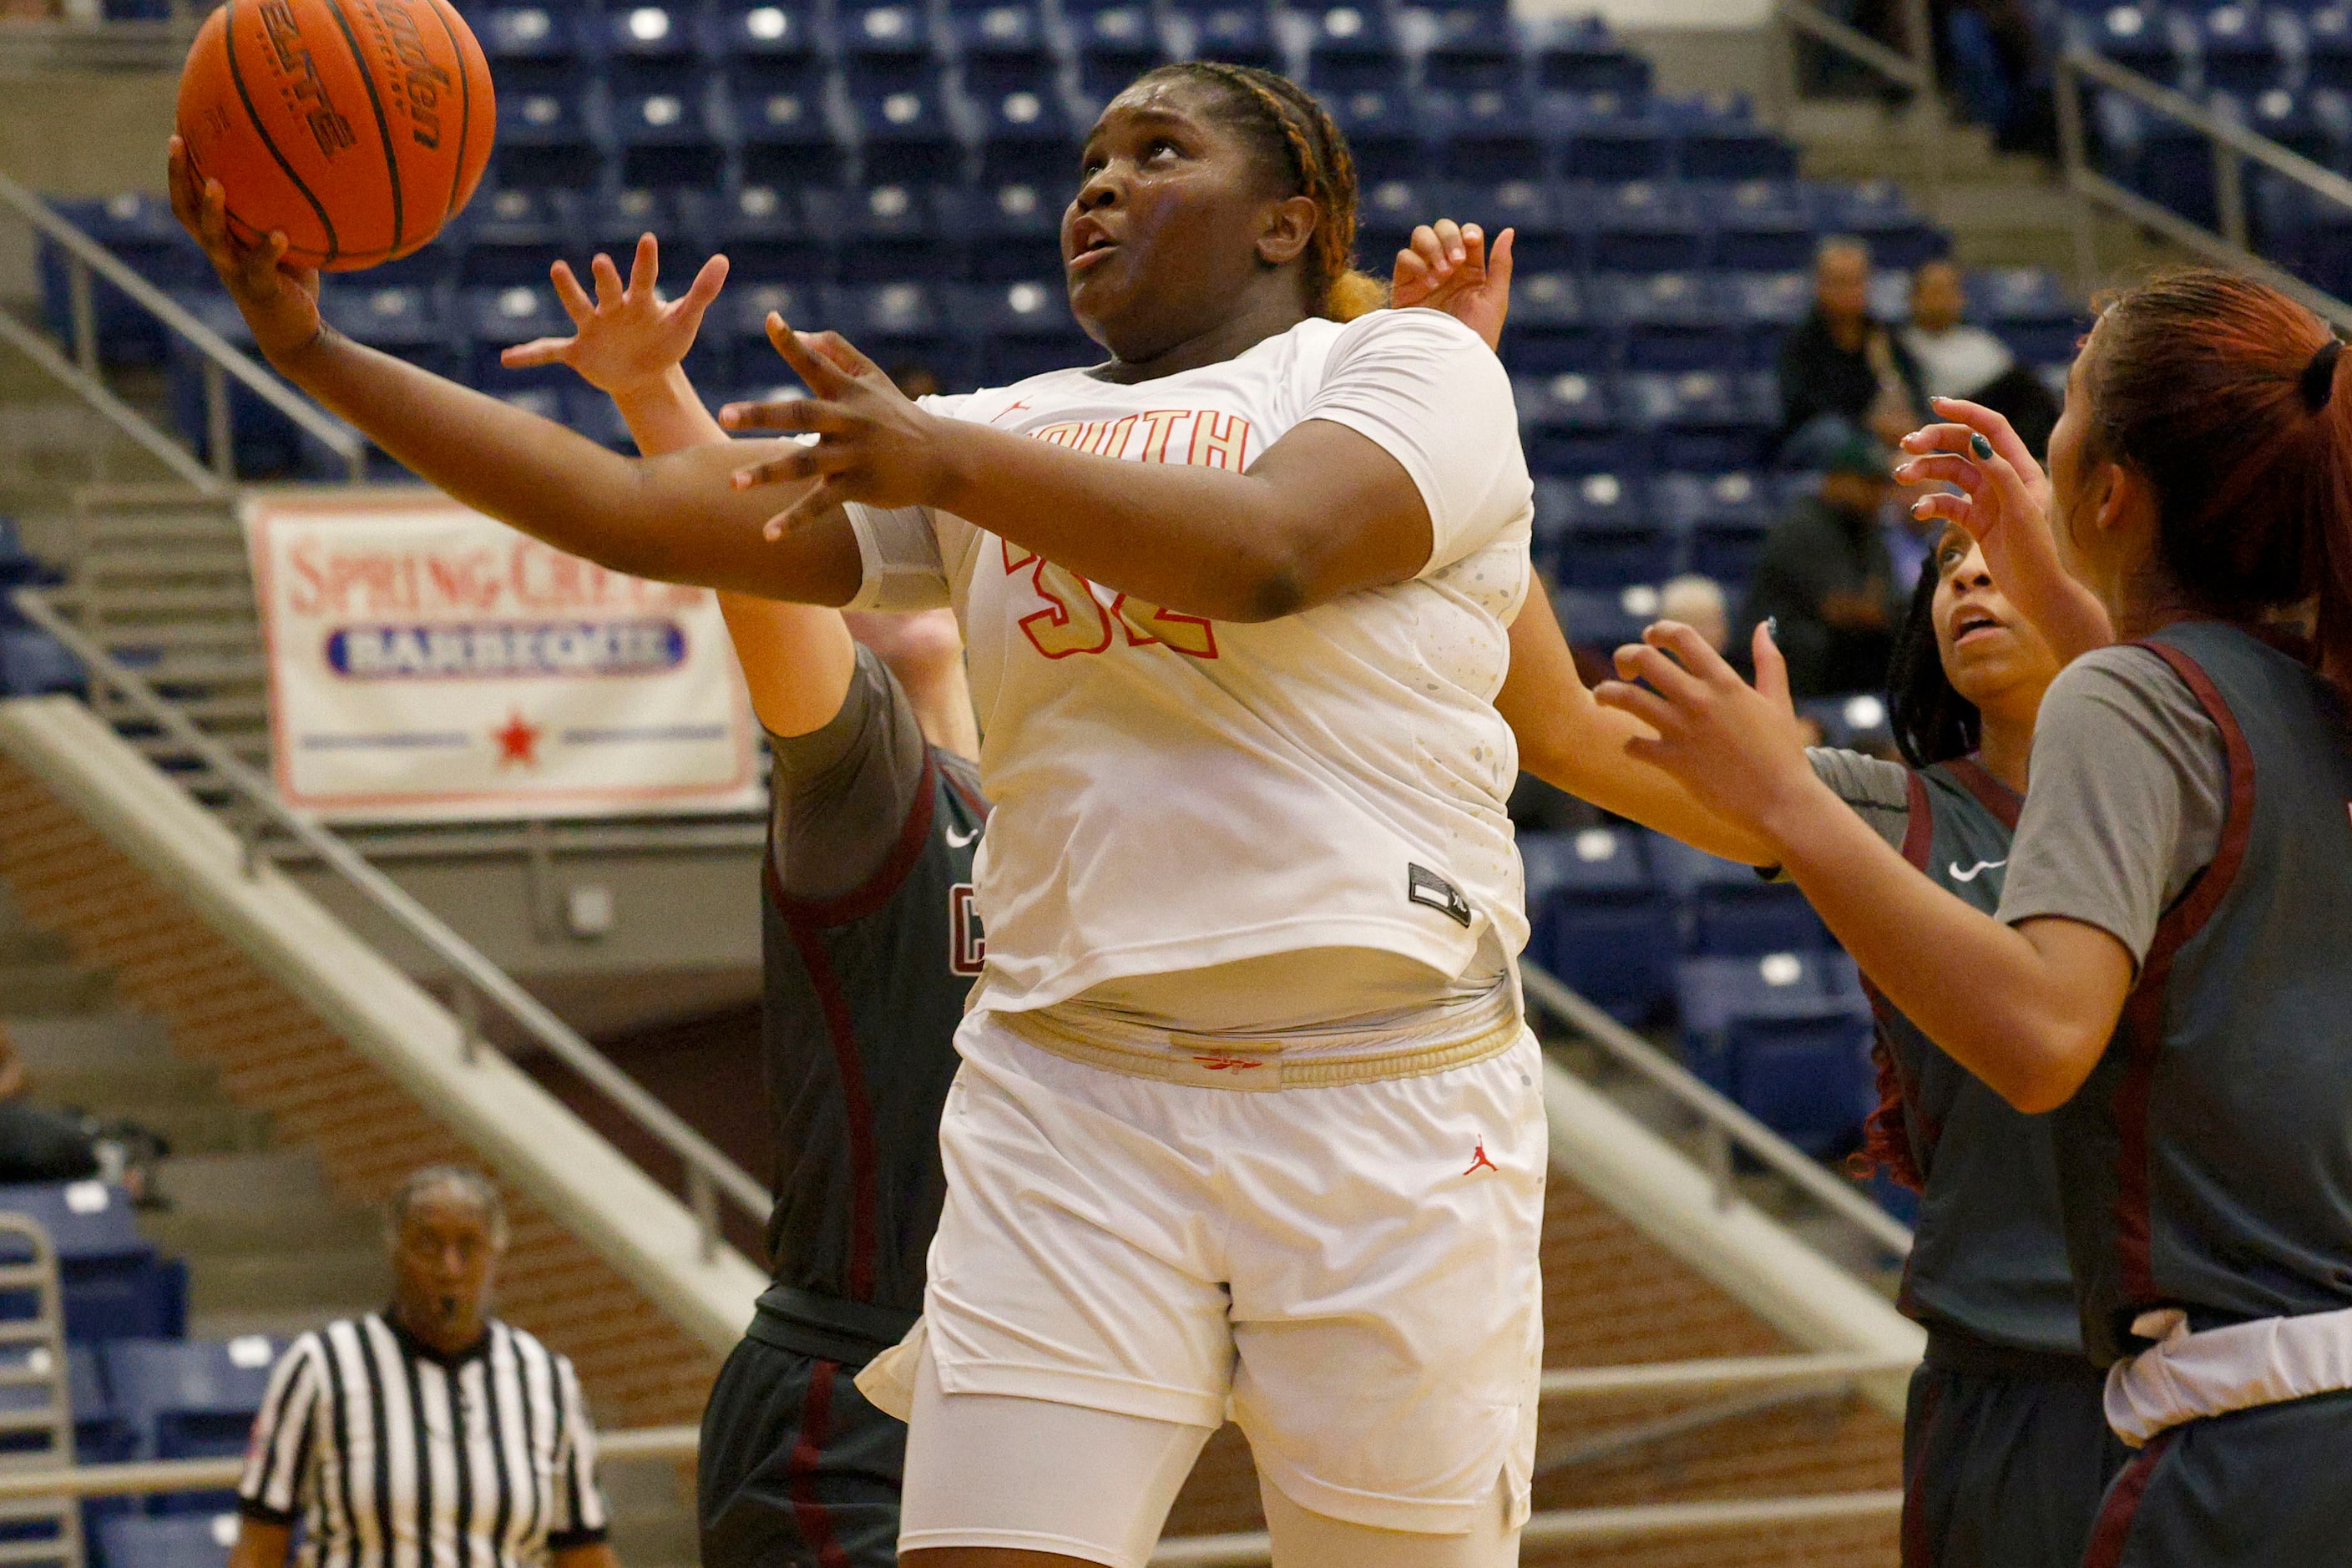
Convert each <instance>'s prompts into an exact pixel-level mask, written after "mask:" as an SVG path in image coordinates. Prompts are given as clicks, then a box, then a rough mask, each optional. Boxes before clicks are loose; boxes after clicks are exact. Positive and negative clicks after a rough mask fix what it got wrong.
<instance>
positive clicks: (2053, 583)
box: [1895, 397, 2114, 659]
mask: <svg viewBox="0 0 2352 1568" xmlns="http://www.w3.org/2000/svg"><path fill="white" fill-rule="evenodd" d="M1930 402H1932V403H1933V405H1934V406H1935V410H1936V412H1937V413H1938V414H1940V415H1942V416H1944V421H1945V422H1944V423H1941V424H1936V425H1929V426H1923V427H1922V428H1920V429H1917V430H1915V431H1913V432H1912V433H1911V434H1910V435H1908V436H1906V437H1903V449H1904V451H1906V453H1909V454H1911V456H1910V457H1909V458H1906V460H1905V461H1904V462H1903V463H1902V464H1900V465H1898V466H1897V467H1896V468H1895V479H1898V480H1900V481H1901V482H1903V483H1905V484H1929V483H1942V484H1948V485H1951V486H1954V487H1956V488H1957V489H1958V492H1959V493H1958V494H1957V495H1955V494H1951V493H1949V492H1937V493H1936V494H1933V495H1925V496H1921V497H1920V498H1919V499H1918V500H1916V501H1914V502H1913V503H1912V506H1911V514H1912V515H1913V516H1914V517H1917V518H1940V519H1942V520H1943V521H1947V522H1951V523H1956V524H1958V526H1959V527H1961V528H1963V529H1966V530H1967V531H1968V532H1969V535H1970V537H1972V538H1974V539H1975V540H1976V542H1978V543H1979V544H1980V545H1982V546H1983V547H1984V556H1985V568H1986V570H1987V571H1989V572H1990V573H1991V574H1992V579H1993V581H1994V582H1996V583H1998V584H2000V589H2001V592H2002V593H2004V594H2006V595H2009V596H2010V598H2011V600H2013V601H2014V602H2015V603H2016V605H2017V606H2018V608H2019V609H2021V610H2022V611H2024V612H2025V616H2026V618H2027V619H2029V620H2031V621H2032V622H2033V624H2034V626H2036V627H2037V628H2038V629H2039V630H2040V631H2041V633H2042V636H2043V637H2045V638H2047V639H2048V640H2049V642H2050V645H2051V647H2053V649H2055V650H2056V651H2057V654H2058V657H2059V658H2062V659H2071V658H2074V656H2075V655H2076V654H2078V653H2082V652H2084V651H2086V650H2087V649H2090V648H2094V647H2103V646H2105V644H2106V643H2108V642H2111V641H2113V640H2114V632H2113V629H2112V627H2111V626H2109V624H2108V621H2107V616H2106V612H2105V610H2104V609H2103V608H2101V607H2100V605H2099V603H2098V601H2097V599H2096V598H2095V596H2093V595H2092V594H2091V592H2090V591H2089V590H2088V589H2087V588H2085V587H2084V586H2083V585H2082V584H2080V583H2077V582H2075V581H2074V579H2073V578H2072V577H2070V576H2068V575H2067V574H2066V570H2065V567H2064V565H2063V563H2062V562H2061V561H2060V559H2059V556H2058V542H2057V536H2056V534H2055V533H2054V532H2053V528H2052V509H2051V494H2050V479H2049V476H2048V475H2046V474H2044V473H2043V472H2042V465H2041V464H2039V463H2037V462H2035V461H2034V460H2033V454H2032V452H2031V451H2030V450H2028V449H2027V447H2026V445H2025V443H2024V441H2022V440H2021V439H2020V438H2019V437H2018V434H2017V432H2016V430H2015V429H2014V428H2012V427H2011V425H2010V423H2009V421H2008V420H2007V419H2005V418H2003V417H2002V416H2000V415H1999V414H1996V413H1994V412H1993V411H1992V410H1991V409H1990V408H1987V407H1985V406H1984V405H1981V404H1977V403H1969V402H1968V401H1966V400H1965V399H1962V398H1957V397H1937V398H1933V399H1930Z"/></svg>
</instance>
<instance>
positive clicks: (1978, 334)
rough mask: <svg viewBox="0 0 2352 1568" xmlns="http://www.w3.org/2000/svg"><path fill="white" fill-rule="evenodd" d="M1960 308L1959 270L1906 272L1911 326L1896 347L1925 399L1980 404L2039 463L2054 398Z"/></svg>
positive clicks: (1927, 267) (2054, 418) (1941, 265)
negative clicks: (2005, 423)
mask: <svg viewBox="0 0 2352 1568" xmlns="http://www.w3.org/2000/svg"><path fill="white" fill-rule="evenodd" d="M1967 309H1968V295H1967V292H1966V291H1965V290H1964V289H1962V287H1961V284H1960V269H1959V268H1957V267H1955V266H1953V265H1952V264H1951V263H1950V262H1948V261H1929V262H1927V263H1924V264H1923V265H1922V266H1921V267H1920V268H1918V270H1916V271H1915V272H1914V273H1912V274H1911V324H1910V325H1909V326H1908V327H1906V328H1905V329H1904V330H1903V333H1902V343H1903V347H1904V348H1905V349H1906V350H1908V351H1909V353H1910V355H1911V359H1912V363H1915V364H1916V365H1917V366H1918V367H1919V385H1920V388H1921V390H1923V391H1925V392H1926V393H1927V395H1928V396H1930V397H1961V398H1966V399H1967V400H1968V401H1969V402H1971V403H1978V404H1982V405H1984V406H1985V407H1987V408H1990V409H1991V410H1992V411H1993V412H1994V413H1996V414H1999V415H2000V416H2002V417H2003V418H2005V419H2007V420H2008V421H2009V422H2010V424H2011V426H2014V427H2015V429H2016V431H2017V434H2018V436H2019V437H2020V438H2021V440H2023V441H2024V443H2025V445H2026V449H2027V450H2029V451H2031V452H2032V454H2033V455H2034V456H2035V457H2036V458H2040V457H2041V456H2042V454H2043V453H2044V452H2046V451H2047V450H2048V449H2049V447H2050V432H2051V431H2052V430H2053V428H2055V427H2056V426H2057V424H2058V400H2057V399H2056V398H2054V397H2053V396H2051V395H2050V389H2049V388H2048V387H2047V386H2045V385H2043V384H2042V377H2041V376H2040V375H2038V374H2035V373H2034V370H2033V368H2032V366H2031V365H2024V364H2020V363H2018V360H2017V356H2016V355H2015V354H2013V353H2011V352H2010V350H2009V345H2008V344H2007V343H2004V342H2001V341H2000V339H1999V338H1997V337H1995V336H1993V335H1992V334H1991V333H1990V332H1989V331H1985V330H1984V329H1983V328H1982V327H1977V326H1970V325H1969V323H1968V322H1967V321H1963V320H1961V317H1962V315H1963V313H1964V312H1965V311H1966V310H1967Z"/></svg>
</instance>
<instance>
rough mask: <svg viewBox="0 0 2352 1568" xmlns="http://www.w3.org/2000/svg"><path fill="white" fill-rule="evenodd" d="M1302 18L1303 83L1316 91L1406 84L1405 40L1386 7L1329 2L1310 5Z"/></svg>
mask: <svg viewBox="0 0 2352 1568" xmlns="http://www.w3.org/2000/svg"><path fill="white" fill-rule="evenodd" d="M1305 20H1306V24H1307V28H1308V37H1307V86H1308V87H1310V88H1312V89H1314V90H1315V91H1316V92H1317V93H1318V94H1320V95H1326V96H1328V95H1336V94H1339V93H1344V92H1348V91H1351V90H1353V89H1357V88H1371V89H1376V90H1380V91H1386V92H1401V91H1402V90H1403V89H1404V86H1405V71H1406V67H1407V64H1408V62H1407V60H1406V58H1405V46H1404V40H1403V39H1402V37H1399V36H1398V33H1397V27H1396V23H1395V22H1394V21H1393V20H1391V17H1390V16H1389V15H1388V13H1387V11H1386V10H1384V9H1382V8H1381V7H1380V6H1378V5H1373V4H1370V3H1367V4H1362V5H1330V6H1328V7H1326V8H1325V9H1323V10H1319V11H1309V12H1308V13H1307V16H1306V18H1305Z"/></svg>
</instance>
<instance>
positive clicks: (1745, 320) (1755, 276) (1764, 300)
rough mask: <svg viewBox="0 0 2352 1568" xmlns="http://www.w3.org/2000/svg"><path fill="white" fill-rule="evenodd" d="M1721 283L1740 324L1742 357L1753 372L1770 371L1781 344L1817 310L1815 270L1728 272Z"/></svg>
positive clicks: (1732, 316) (1728, 307) (1721, 276)
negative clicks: (1790, 332) (1814, 296)
mask: <svg viewBox="0 0 2352 1568" xmlns="http://www.w3.org/2000/svg"><path fill="white" fill-rule="evenodd" d="M1717 285H1718V287H1720V288H1721V289H1723V293H1724V304H1725V308H1726V310H1727V311H1728V312H1729V316H1730V319H1731V320H1732V321H1735V322H1737V323H1738V325H1737V331H1738V337H1739V340H1740V343H1741V345H1742V354H1741V357H1742V358H1743V359H1744V361H1745V363H1747V364H1748V367H1749V368H1750V369H1752V370H1769V369H1770V368H1771V367H1772V366H1773V365H1774V364H1776V363H1778V361H1779V356H1780V343H1781V341H1782V340H1783V339H1785V338H1786V337H1787V336H1788V335H1789V331H1790V329H1791V328H1793V327H1794V326H1795V325H1796V324H1797V323H1798V322H1799V321H1803V320H1804V319H1805V316H1806V313H1807V312H1808V311H1810V310H1811V309H1812V308H1813V275H1812V273H1811V270H1810V269H1808V270H1806V271H1802V272H1796V271H1790V272H1726V273H1719V274H1717Z"/></svg>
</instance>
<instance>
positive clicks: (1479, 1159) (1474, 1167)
mask: <svg viewBox="0 0 2352 1568" xmlns="http://www.w3.org/2000/svg"><path fill="white" fill-rule="evenodd" d="M1482 1170H1485V1171H1493V1172H1496V1173H1497V1174H1499V1173H1501V1171H1502V1167H1501V1166H1499V1165H1497V1164H1496V1163H1495V1162H1494V1161H1492V1160H1489V1159H1488V1158H1486V1140H1485V1139H1484V1138H1481V1139H1479V1140H1478V1147H1477V1148H1475V1149H1474V1150H1472V1151H1471V1152H1470V1168H1469V1169H1468V1170H1466V1171H1465V1172H1463V1174H1464V1175H1465V1176H1475V1175H1476V1174H1477V1173H1479V1172H1480V1171H1482Z"/></svg>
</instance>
